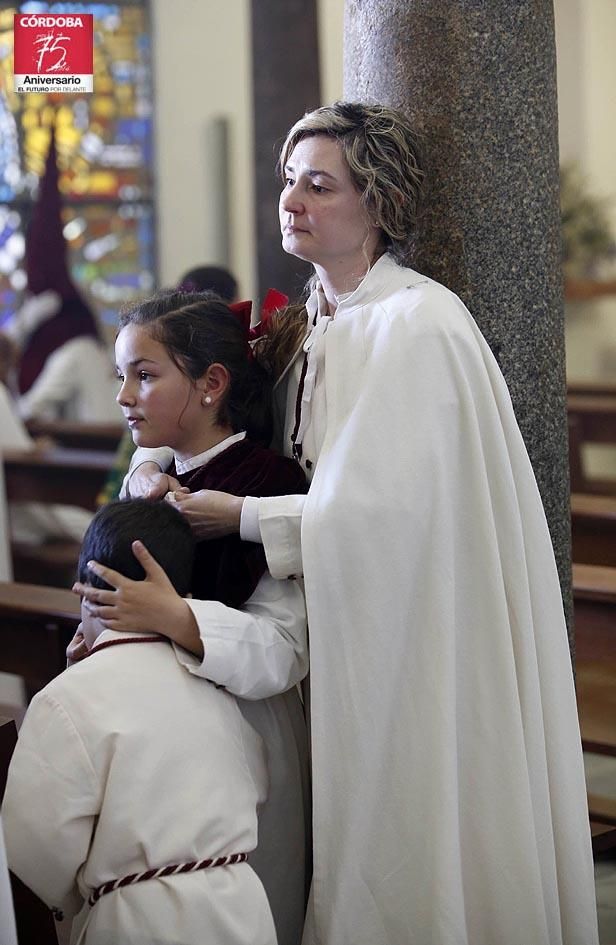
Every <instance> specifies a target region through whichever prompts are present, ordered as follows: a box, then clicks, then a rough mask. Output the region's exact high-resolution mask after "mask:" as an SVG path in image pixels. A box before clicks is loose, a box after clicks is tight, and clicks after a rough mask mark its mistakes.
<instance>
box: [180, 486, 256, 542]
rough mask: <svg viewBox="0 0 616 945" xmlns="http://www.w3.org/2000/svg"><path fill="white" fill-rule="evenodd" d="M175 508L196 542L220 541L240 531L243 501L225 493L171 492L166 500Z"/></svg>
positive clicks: (239, 497) (202, 491) (206, 491)
mask: <svg viewBox="0 0 616 945" xmlns="http://www.w3.org/2000/svg"><path fill="white" fill-rule="evenodd" d="M166 498H167V501H168V502H174V503H176V504H177V507H178V509H179V510H180V512H181V513H182V515H184V517H185V518H186V519H187V520H188V522H189V524H190V527H191V528H192V530H193V534H194V535H195V537H196V538H198V539H199V540H202V539H207V538H220V537H222V536H223V535H231V534H233V533H234V532H239V530H240V518H241V514H242V505H243V503H244V499H243V498H242V497H241V496H236V495H229V493H227V492H214V491H213V490H212V489H200V490H199V491H198V492H184V490H181V491H177V490H176V491H175V492H172V493H170V494H169V495H168V496H167V497H166Z"/></svg>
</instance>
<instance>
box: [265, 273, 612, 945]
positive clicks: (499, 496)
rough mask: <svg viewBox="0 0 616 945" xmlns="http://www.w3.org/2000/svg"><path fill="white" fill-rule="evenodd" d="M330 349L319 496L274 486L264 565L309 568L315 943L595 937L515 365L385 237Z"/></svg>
mask: <svg viewBox="0 0 616 945" xmlns="http://www.w3.org/2000/svg"><path fill="white" fill-rule="evenodd" d="M324 366H325V377H324V380H325V394H326V409H327V427H326V434H325V437H324V441H323V445H322V448H321V450H320V455H319V456H318V462H317V463H316V468H315V469H314V477H313V480H312V484H311V487H310V491H309V493H308V496H307V497H306V498H305V499H304V497H289V498H285V497H281V498H272V499H269V498H268V499H259V500H258V508H259V521H260V526H261V533H262V536H263V540H264V544H265V548H266V553H267V557H268V564H269V567H270V571H271V573H272V574H273V575H274V576H275V577H282V576H283V575H288V574H298V573H303V574H304V576H305V586H306V598H307V606H308V621H309V627H310V660H311V722H312V759H313V805H314V825H313V826H314V876H313V887H312V894H311V902H310V904H309V919H308V922H307V927H306V931H305V936H304V943H305V945H317V943H318V945H400V943H407V942H408V943H412V945H429V943H430V945H497V943H498V945H596V942H597V925H596V911H595V900H594V884H593V869H592V854H591V844H590V833H589V826H588V816H587V808H586V794H585V784H584V771H583V766H582V755H581V746H580V738H579V729H578V722H577V715H576V705H575V697H574V689H573V680H572V672H571V665H570V657H569V650H568V644H567V636H566V629H565V622H564V617H563V612H562V604H561V597H560V589H559V584H558V577H557V572H556V567H555V563H554V556H553V552H552V547H551V543H550V538H549V533H548V529H547V523H546V521H545V516H544V513H543V508H542V505H541V501H540V497H539V493H538V490H537V486H536V483H535V479H534V476H533V473H532V469H531V466H530V462H529V459H528V456H527V453H526V450H525V447H524V444H523V441H522V437H521V435H520V432H519V429H518V426H517V423H516V421H515V418H514V414H513V410H512V406H511V401H510V398H509V394H508V391H507V388H506V385H505V382H504V380H503V378H502V375H501V373H500V371H499V369H498V366H497V365H496V362H495V360H494V358H493V356H492V354H491V352H490V350H489V348H488V345H487V344H486V342H485V340H484V339H483V338H482V336H481V334H480V332H479V331H478V329H477V326H476V325H475V323H474V321H473V320H472V318H471V316H470V315H469V313H468V312H467V310H466V309H465V308H464V306H463V305H462V303H461V302H460V300H459V299H458V298H457V297H456V296H454V295H453V294H452V293H451V292H449V291H448V290H447V289H445V288H443V287H442V286H439V285H438V284H436V283H434V282H432V281H431V280H429V279H426V278H425V277H422V276H421V275H419V274H417V273H415V272H413V271H411V270H408V269H402V268H400V267H398V266H397V265H396V264H395V263H394V262H393V261H392V260H391V259H390V258H389V257H387V256H385V257H382V258H381V259H380V260H379V261H378V262H377V264H376V265H375V266H374V267H373V269H372V270H371V271H370V273H369V274H368V276H367V277H366V279H365V280H364V281H363V282H362V284H361V285H360V286H359V287H358V289H357V290H356V291H355V292H354V293H353V294H352V295H351V296H350V297H349V298H348V299H346V300H345V301H344V302H342V303H341V304H340V306H339V307H338V309H337V312H336V317H335V319H334V321H332V322H331V323H330V325H329V326H328V330H327V332H326V335H325V357H324ZM280 394H281V395H282V396H284V392H283V391H280ZM294 401H295V392H294V391H293V390H291V391H290V392H289V395H288V401H287V402H288V404H289V405H290V404H292V403H294ZM313 407H314V405H313ZM316 409H319V408H318V405H317V407H316ZM292 422H293V417H290V416H289V412H288V411H287V423H286V431H287V436H288V434H289V433H290V430H291V425H292ZM286 446H287V449H289V448H290V442H289V440H288V439H287V441H286ZM312 459H313V460H314V459H316V457H312Z"/></svg>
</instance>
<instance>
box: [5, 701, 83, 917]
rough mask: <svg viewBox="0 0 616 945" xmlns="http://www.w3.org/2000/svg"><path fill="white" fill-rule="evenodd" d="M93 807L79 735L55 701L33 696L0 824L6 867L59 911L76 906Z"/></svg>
mask: <svg viewBox="0 0 616 945" xmlns="http://www.w3.org/2000/svg"><path fill="white" fill-rule="evenodd" d="M99 808H100V787H99V783H98V779H97V777H96V774H95V772H94V768H93V766H92V764H91V761H90V759H89V757H88V755H87V753H86V750H85V748H84V745H83V742H82V740H81V737H80V735H79V733H78V732H77V730H76V728H75V726H74V724H73V722H72V720H71V718H70V717H69V716H68V714H67V713H66V712H65V710H64V709H63V708H62V706H60V705H59V704H58V703H57V702H56V701H55V700H54V699H51V698H50V697H48V696H47V695H46V694H45V693H44V692H42V693H39V694H38V695H37V696H35V698H34V699H33V700H32V703H31V705H30V708H29V709H28V712H27V713H26V717H25V719H24V722H23V725H22V727H21V730H20V733H19V738H18V740H17V746H16V748H15V751H14V753H13V758H12V760H11V765H10V768H9V774H8V781H7V786H6V793H5V796H4V804H3V807H2V821H3V826H4V836H5V841H6V850H7V857H8V863H9V866H10V868H11V869H12V870H13V872H14V873H15V874H16V875H17V876H19V878H20V879H21V880H22V881H23V882H24V883H25V884H26V885H27V886H29V887H30V889H32V890H33V891H34V892H35V893H36V894H37V896H39V897H40V898H41V899H42V900H43V902H45V903H46V904H47V905H48V906H49V907H50V908H56V909H60V910H61V911H62V912H63V913H64V914H65V915H67V916H72V915H75V914H76V913H77V912H78V911H79V910H80V909H81V907H82V905H83V899H82V896H81V894H80V893H79V890H78V888H77V873H78V871H79V869H80V867H81V866H82V864H83V863H84V862H85V860H86V858H87V856H88V850H89V848H90V843H91V841H92V834H93V831H94V824H95V817H96V814H97V813H98V812H99Z"/></svg>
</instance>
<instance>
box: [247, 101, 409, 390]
mask: <svg viewBox="0 0 616 945" xmlns="http://www.w3.org/2000/svg"><path fill="white" fill-rule="evenodd" d="M313 135H327V136H328V137H330V138H333V139H334V140H336V141H337V142H338V144H339V145H340V148H341V150H342V154H343V156H344V159H345V161H346V163H347V166H348V168H349V172H350V174H351V180H352V181H353V183H354V185H355V187H356V188H357V190H358V192H359V194H360V199H361V202H362V204H363V206H364V207H365V209H366V212H367V213H368V216H369V218H370V220H371V221H372V222H373V223H375V224H376V226H378V227H379V229H380V231H381V243H380V248H382V249H384V250H386V251H387V252H389V253H390V254H391V255H392V256H393V257H394V259H395V260H396V261H397V262H398V263H399V264H401V265H404V264H405V263H406V262H408V260H409V257H410V255H411V253H412V250H413V240H414V236H415V230H416V221H417V215H418V211H419V206H420V200H421V195H422V185H423V181H424V176H425V175H424V171H423V170H422V167H421V163H422V158H421V146H420V139H419V135H418V134H417V132H415V131H414V130H413V128H412V127H411V125H410V122H409V120H408V118H407V117H406V116H405V115H404V114H403V113H402V112H399V111H397V110H396V109H394V108H388V107H387V106H385V105H363V104H360V103H355V102H334V103H333V104H332V105H325V106H323V107H322V108H317V109H315V110H314V111H312V112H307V113H306V114H305V115H304V116H303V118H300V119H299V121H297V122H296V123H295V124H294V125H293V127H292V128H291V130H290V131H289V133H288V135H287V137H286V140H285V142H284V144H283V146H282V149H281V151H280V157H279V159H278V172H279V174H280V176H281V177H282V178H283V180H284V177H285V170H284V169H285V166H286V165H287V163H288V161H289V158H290V157H291V154H292V153H293V151H294V150H295V148H296V146H297V145H298V144H299V142H300V141H301V140H302V139H303V138H308V137H311V136H313ZM313 284H314V277H313V278H312V279H311V280H310V282H309V283H308V286H307V289H308V290H310V289H312V288H313ZM305 331H306V312H305V309H304V307H303V305H301V304H298V305H292V306H289V308H288V309H285V310H283V311H281V312H279V313H277V315H276V317H275V318H274V319H273V320H272V324H271V327H270V331H269V333H268V336H267V338H264V339H263V344H262V345H259V346H258V348H257V356H258V358H259V360H261V361H262V362H263V363H264V365H265V366H266V367H267V368H268V369H269V370H270V371H271V373H272V374H273V376H274V377H277V376H279V375H280V373H281V372H282V370H283V369H284V367H285V366H286V364H287V363H288V361H289V359H290V358H291V357H292V356H293V354H294V353H295V351H296V350H297V347H298V345H299V344H300V342H301V339H302V337H303V335H304V334H305Z"/></svg>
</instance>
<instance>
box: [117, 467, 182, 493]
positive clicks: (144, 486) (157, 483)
mask: <svg viewBox="0 0 616 945" xmlns="http://www.w3.org/2000/svg"><path fill="white" fill-rule="evenodd" d="M177 490H180V491H183V487H182V486H181V485H180V484H179V482H178V481H177V479H174V478H173V476H168V475H167V473H164V472H161V469H160V466H157V465H156V463H151V462H149V461H148V462H147V463H141V465H140V466H137V468H136V469H135V471H134V472H133V473H131V475H130V478H129V480H128V495H129V496H130V498H131V499H162V498H163V497H164V496H165V495H166V494H167V493H168V492H175V491H177Z"/></svg>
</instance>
